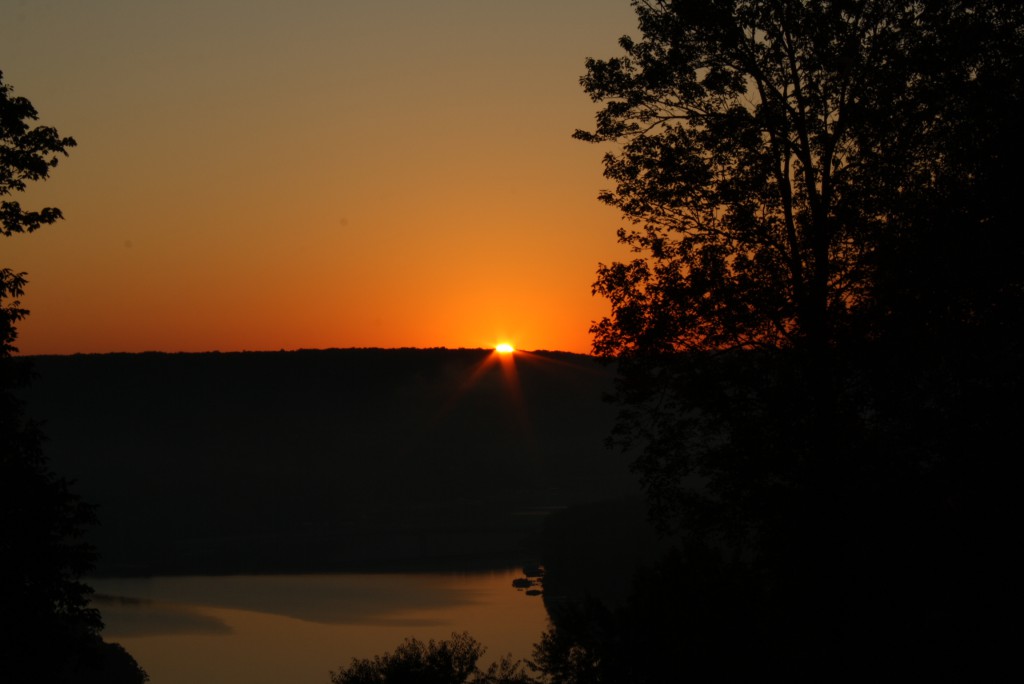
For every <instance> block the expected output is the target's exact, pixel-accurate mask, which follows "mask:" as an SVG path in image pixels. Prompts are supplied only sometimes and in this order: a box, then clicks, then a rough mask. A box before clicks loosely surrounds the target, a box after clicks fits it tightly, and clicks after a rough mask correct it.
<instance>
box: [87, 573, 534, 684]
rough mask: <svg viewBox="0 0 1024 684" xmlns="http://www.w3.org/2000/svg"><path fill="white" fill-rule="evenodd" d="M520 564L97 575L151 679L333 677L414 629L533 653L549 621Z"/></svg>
mask: <svg viewBox="0 0 1024 684" xmlns="http://www.w3.org/2000/svg"><path fill="white" fill-rule="evenodd" d="M518 576H520V573H519V572H518V571H516V570H509V571H503V572H493V573H473V574H453V573H445V574H423V573H413V574H332V575H271V576H228V577H153V578H120V579H93V580H91V581H90V584H91V585H92V587H93V588H94V589H95V590H96V593H97V599H96V601H95V605H96V606H97V607H99V608H100V610H101V611H102V613H103V619H104V621H105V623H106V625H107V628H106V630H105V631H104V636H105V638H106V639H107V640H108V641H116V642H118V643H121V644H122V645H123V646H124V647H125V648H127V649H128V651H129V652H130V653H131V654H132V655H133V656H135V659H136V660H138V661H139V663H140V664H141V665H142V666H143V667H144V668H145V669H146V671H147V672H148V673H149V675H150V680H151V682H152V684H195V683H197V682H198V683H204V682H211V683H214V682H215V683H218V684H233V683H235V682H238V683H241V682H245V684H271V683H274V684H286V683H287V684H304V683H307V682H308V683H309V684H317V683H318V682H319V683H320V684H329V682H330V677H329V672H330V671H331V670H336V669H338V667H339V666H341V665H347V664H348V663H349V661H350V660H351V659H352V658H353V657H358V658H366V657H370V656H373V655H376V654H379V653H383V652H384V651H391V650H394V647H395V646H397V645H398V644H399V643H401V641H402V640H403V639H405V638H406V637H416V638H418V639H421V640H424V641H426V640H427V639H443V638H447V637H448V636H450V635H451V633H452V632H453V631H463V630H466V631H468V632H469V633H470V634H471V635H472V636H473V637H474V638H475V639H476V640H477V641H479V642H481V643H482V644H484V645H485V646H486V647H487V653H486V654H485V656H484V661H485V662H490V661H491V660H492V659H493V658H495V657H497V656H500V655H502V654H505V653H512V655H513V656H515V657H517V658H526V657H529V656H530V652H531V650H532V645H533V643H534V642H536V641H537V640H538V639H539V637H540V635H541V632H543V631H544V629H545V628H546V627H547V613H546V612H545V610H544V605H543V603H542V602H541V599H540V597H536V596H527V595H525V594H524V593H522V592H520V591H517V590H515V589H513V587H512V580H513V579H514V578H515V577H518Z"/></svg>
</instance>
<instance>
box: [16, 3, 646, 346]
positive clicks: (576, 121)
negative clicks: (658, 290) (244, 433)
mask: <svg viewBox="0 0 1024 684" xmlns="http://www.w3.org/2000/svg"><path fill="white" fill-rule="evenodd" d="M635 25H636V24H635V17H634V15H633V12H632V9H631V8H630V6H629V3H628V1H627V0H562V1H560V2H550V0H524V1H520V2H515V3H508V2H500V1H498V0H439V1H437V2H431V3H423V2H416V1H413V0H391V1H388V2H374V3H356V2H329V1H327V0H318V1H313V0H310V1H306V2H297V3H296V2H283V1H271V0H263V1H259V2H231V1H228V0H207V1H204V2H196V1H192V0H186V1H177V2H154V1H150V2H138V1H127V0H124V1H122V0H108V1H107V2H103V3H80V2H72V1H71V0H54V1H52V2H31V3H30V2H11V1H9V0H0V70H2V71H3V73H4V81H5V82H6V83H8V84H9V85H11V86H12V87H13V88H14V94H15V95H20V96H24V97H27V98H28V99H29V100H31V101H32V103H33V104H34V105H35V106H36V108H37V109H38V110H39V112H40V122H39V123H42V124H45V125H52V126H55V127H56V128H57V129H58V131H59V132H60V133H61V134H62V135H65V136H73V137H74V138H76V140H77V141H78V147H76V148H74V149H72V150H71V154H70V156H69V157H68V158H66V159H62V160H61V163H60V165H59V166H58V167H57V169H55V170H54V172H53V174H52V175H51V178H50V179H49V180H48V181H46V182H44V183H41V184H36V185H35V186H33V187H32V188H30V190H29V191H28V192H26V193H23V194H22V195H20V196H16V197H13V198H7V199H15V200H18V201H21V202H22V204H23V205H24V206H26V207H28V208H38V207H40V206H44V205H45V206H57V207H60V208H61V209H62V210H63V212H64V216H65V220H64V221H62V222H59V223H58V224H55V225H54V226H49V227H45V228H43V229H42V230H40V231H38V232H37V233H34V234H32V235H26V236H16V237H13V238H9V239H6V240H3V241H2V243H0V244H2V246H3V250H4V252H3V256H2V259H0V265H2V266H5V267H9V268H12V269H14V270H16V271H26V272H27V273H28V278H29V286H28V289H27V292H26V296H25V297H24V298H23V300H22V302H23V304H24V305H25V306H26V307H27V308H28V309H30V310H31V312H32V313H31V315H30V316H29V317H28V318H27V319H26V320H25V321H24V322H23V324H22V325H21V326H20V333H21V334H20V337H19V340H18V346H19V347H20V349H21V352H22V353H25V354H44V353H58V354H67V353H76V352H86V353H88V352H115V351H130V352H137V351H147V350H156V351H206V350H221V351H233V350H264V349H296V348H326V347H435V346H447V347H493V346H494V344H495V343H496V341H509V342H510V343H512V344H513V345H515V347H516V348H520V349H521V348H525V349H560V350H565V351H574V352H587V351H589V349H590V335H589V332H588V328H589V326H590V323H591V321H594V320H597V319H599V318H601V317H602V316H603V315H606V313H607V311H608V305H607V302H605V301H604V300H602V299H601V298H599V297H594V296H592V295H591V285H592V283H593V281H594V279H595V271H596V268H597V264H598V262H606V263H607V262H609V261H613V260H616V259H621V258H622V257H623V256H624V250H623V248H622V247H620V246H619V245H617V244H616V241H615V230H616V228H617V227H618V226H619V225H620V224H621V220H620V217H619V216H618V214H617V213H616V212H615V211H614V210H613V209H611V208H609V207H606V206H604V205H602V204H601V203H600V202H598V200H597V199H596V197H597V194H598V192H599V191H600V189H601V188H603V187H606V186H607V182H606V181H605V179H603V178H602V176H601V163H600V159H601V156H602V154H603V153H604V152H605V151H606V150H604V149H601V148H599V147H597V146H593V145H587V144H585V143H581V142H577V141H574V140H572V139H571V134H572V132H573V130H574V129H576V128H590V127H591V125H592V122H593V115H594V112H595V111H596V105H594V104H593V103H592V102H590V100H589V98H588V97H587V96H586V95H585V94H584V93H583V91H582V88H581V87H580V85H579V82H578V81H579V77H580V75H581V74H582V73H583V71H584V60H585V58H586V57H609V56H612V55H614V54H617V52H618V48H617V45H616V40H617V38H618V37H619V36H620V35H622V34H625V33H633V34H635ZM494 282H500V283H502V287H501V288H500V289H497V290H496V289H495V288H494V287H493V286H491V284H492V283H494Z"/></svg>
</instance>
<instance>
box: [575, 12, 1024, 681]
mask: <svg viewBox="0 0 1024 684" xmlns="http://www.w3.org/2000/svg"><path fill="white" fill-rule="evenodd" d="M633 5H634V7H635V9H636V12H637V16H638V19H639V28H640V32H641V34H642V35H641V38H640V39H639V40H633V39H632V38H629V37H624V38H622V39H621V40H620V46H621V47H622V49H623V51H624V54H623V55H622V56H620V57H617V58H613V59H609V60H588V62H587V74H586V75H585V76H584V78H583V79H582V84H583V86H584V89H585V90H586V91H587V92H588V93H589V94H590V95H591V96H592V97H593V98H594V100H595V101H597V102H600V103H602V105H603V108H602V109H601V110H600V112H599V113H598V115H597V125H596V128H595V129H594V130H593V131H591V132H586V131H578V132H577V133H576V137H577V138H580V139H582V140H586V141H591V142H597V143H615V145H616V147H615V148H614V151H613V152H611V153H609V154H608V155H607V156H606V157H605V174H606V176H607V177H608V178H609V179H610V180H612V181H613V182H614V184H615V185H614V188H613V189H611V190H609V191H606V192H604V193H603V194H602V195H601V199H602V200H603V201H605V202H607V203H609V204H611V205H612V206H615V207H617V208H619V209H620V210H621V211H622V212H623V214H624V215H625V217H626V218H627V219H628V220H629V221H630V223H631V225H630V226H629V227H627V228H623V229H621V230H620V232H619V237H620V241H621V242H623V243H625V244H626V245H628V246H630V247H631V248H632V249H633V250H634V252H635V253H636V255H637V256H636V258H635V259H633V260H632V261H629V262H627V263H613V264H611V265H607V266H606V265H602V266H601V267H600V269H599V271H598V280H597V282H596V284H595V291H596V292H598V293H600V294H602V295H603V296H605V297H607V298H608V299H609V300H610V302H611V306H612V311H611V315H610V316H609V317H608V318H606V319H604V320H602V321H601V322H599V323H598V324H596V325H595V326H594V328H593V332H594V335H595V343H594V346H595V350H596V351H597V352H599V353H602V354H607V355H613V356H616V357H618V359H619V368H620V380H619V385H618V391H617V398H618V400H619V401H620V402H621V403H622V406H623V411H622V415H621V420H620V421H619V425H618V427H617V432H616V438H617V439H618V440H620V441H621V442H623V443H625V444H628V445H631V446H634V447H639V454H640V455H639V456H638V458H637V460H636V462H635V467H636V469H637V470H638V472H639V473H640V475H641V477H642V480H643V482H644V484H645V487H646V491H647V493H648V495H649V497H650V500H651V504H652V511H653V514H654V516H655V518H656V520H657V522H659V523H660V524H661V526H662V527H663V528H664V529H666V530H676V531H681V532H683V533H684V535H685V538H686V543H685V545H684V558H687V557H688V555H687V554H689V557H692V556H693V554H695V553H697V552H698V550H700V549H703V550H704V551H701V553H703V552H708V553H718V554H721V557H722V558H723V559H724V560H723V562H725V563H727V564H734V565H735V566H736V567H735V568H734V570H730V572H735V573H736V576H737V577H745V578H746V579H745V580H744V582H745V583H750V584H749V586H747V585H745V591H747V592H748V593H749V594H750V595H751V596H756V597H758V598H757V600H756V601H755V600H753V599H752V600H751V601H752V602H751V604H750V605H751V606H752V608H751V611H750V613H749V614H748V615H747V619H749V620H751V621H752V622H757V623H762V624H765V625H768V627H766V628H765V629H766V631H764V632H762V634H763V635H770V636H771V641H776V642H779V643H786V644H788V645H789V646H788V648H789V656H790V658H789V662H790V664H792V663H795V662H802V663H803V664H804V666H806V667H811V666H812V665H811V664H812V663H815V664H816V666H819V667H820V666H822V664H823V663H833V664H834V663H840V662H846V661H848V660H850V659H851V658H852V654H854V653H858V652H860V653H871V654H872V656H871V657H872V658H873V659H874V662H883V661H884V662H894V661H896V660H898V661H900V662H904V663H906V662H910V661H912V660H913V659H914V658H918V659H921V658H923V657H925V656H926V655H927V654H934V653H938V652H940V651H941V652H944V653H946V654H948V655H950V657H952V654H954V653H958V651H960V652H969V655H964V657H963V659H962V660H961V662H964V661H965V660H969V659H971V658H973V657H974V654H975V653H976V652H977V651H976V650H972V649H976V647H978V646H979V644H980V643H981V642H982V641H983V640H982V639H975V638H973V636H974V635H973V634H972V629H973V628H972V629H969V628H967V624H974V625H975V626H976V625H977V624H978V622H979V621H982V622H983V621H984V617H985V615H986V614H987V611H988V609H989V608H991V606H992V605H993V602H994V601H995V600H996V592H995V590H991V591H989V590H981V591H977V590H975V591H965V590H961V589H958V588H957V587H963V582H964V581H965V580H967V581H969V582H974V583H977V584H975V588H977V587H978V586H979V585H980V584H983V583H984V579H983V578H984V576H985V575H986V574H989V575H990V574H991V573H998V572H999V570H998V567H999V566H1000V563H999V562H998V560H999V554H1000V553H1001V552H1005V548H1006V544H1007V542H1008V540H1007V538H1006V537H1001V536H1000V532H999V522H1000V521H1002V520H1005V519H1006V518H1007V517H1008V511H1006V510H1004V509H1000V508H997V505H998V504H996V503H994V502H1005V501H1007V498H1006V497H1004V496H999V495H998V494H997V483H998V482H999V481H1000V480H1003V479H1004V478H1005V477H1006V476H1007V475H1008V473H1007V464H1006V459H1005V457H1004V456H1003V451H1002V449H1003V447H1000V446H999V445H1000V444H1002V443H1005V442H1006V441H1007V440H1009V439H1010V432H1011V431H1010V426H1011V425H1012V424H1013V423H1012V416H1013V415H1014V414H1016V413H1017V412H1018V411H1019V408H1020V400H1019V397H1020V389H1021V382H1020V379H1021V377H1022V375H1021V359H1022V358H1024V355H1022V354H1021V349H1020V344H1019V341H1018V336H1017V335H1016V334H1015V333H1014V332H1012V331H1014V330H1017V329H1020V327H1021V324H1022V323H1024V316H1022V315H1021V314H1022V311H1024V307H1022V303H1024V269H1022V267H1021V264H1022V263H1024V237H1022V232H1021V231H1020V230H1019V229H1018V225H1019V219H1018V218H1017V217H1016V215H1015V213H1016V208H1015V207H1013V200H1012V197H1013V193H1012V190H1011V188H1013V187H1018V186H1019V185H1020V182H1021V180H1022V179H1021V165H1020V164H1019V159H1020V152H1021V151H1022V147H1024V145H1022V141H1021V132H1020V128H1019V126H1018V124H1017V123H1016V120H1017V118H1018V116H1017V115H1018V113H1019V112H1020V111H1021V104H1022V96H1024V87H1022V81H1021V79H1022V74H1024V58H1022V55H1024V31H1022V27H1024V21H1022V19H1024V9H1022V6H1021V5H1020V4H1019V3H1015V2H1005V1H1002V0H963V1H956V2H948V1H945V0H943V1H938V0H934V1H932V0H914V1H909V0H902V1H901V0H844V1H840V0H835V1H830V2H807V1H805V0H770V1H761V0H689V1H686V2H684V1H681V0H679V1H674V2H673V1H671V0H663V1H658V0H634V2H633ZM981 540H984V541H981ZM687 550H688V551H687ZM685 562H690V561H688V560H687V561H685ZM705 567H710V566H705ZM708 572H711V571H710V570H709V571H708ZM714 572H719V571H717V570H716V571H714ZM958 578H959V579H958ZM968 578H969V579H968ZM991 586H994V585H991ZM938 595H941V596H943V597H944V599H943V600H942V601H936V600H935V597H936V596H938ZM708 610H713V608H711V607H709V608H708ZM689 619H691V620H694V621H696V622H697V623H698V624H699V623H700V622H701V621H702V620H703V621H708V620H710V619H711V613H708V612H704V613H699V612H691V613H690V618H689ZM723 638H724V637H723ZM748 643H749V642H748ZM968 647H970V648H968ZM711 652H718V653H720V652H721V650H720V649H719V650H717V651H716V650H715V649H704V651H703V653H705V654H706V653H711ZM694 654H695V655H696V656H697V657H702V655H701V651H700V649H697V650H696V651H695V652H694ZM855 662H857V663H861V664H864V663H865V662H866V661H864V660H863V659H861V660H857V661H855ZM780 667H781V665H780Z"/></svg>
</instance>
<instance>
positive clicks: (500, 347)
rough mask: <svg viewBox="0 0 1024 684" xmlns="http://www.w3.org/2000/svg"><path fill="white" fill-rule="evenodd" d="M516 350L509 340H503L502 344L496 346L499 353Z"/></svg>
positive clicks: (509, 352) (495, 349) (508, 352)
mask: <svg viewBox="0 0 1024 684" xmlns="http://www.w3.org/2000/svg"><path fill="white" fill-rule="evenodd" d="M515 350H516V348H515V347H513V346H512V345H511V344H509V343H508V342H502V343H501V344H499V345H498V346H496V347H495V348H494V351H496V352H498V353H499V354H511V353H512V352H514V351H515Z"/></svg>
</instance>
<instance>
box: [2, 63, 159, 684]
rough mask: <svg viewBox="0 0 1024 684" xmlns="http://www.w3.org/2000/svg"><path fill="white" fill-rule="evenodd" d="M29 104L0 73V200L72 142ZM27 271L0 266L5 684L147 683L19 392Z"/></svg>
mask: <svg viewBox="0 0 1024 684" xmlns="http://www.w3.org/2000/svg"><path fill="white" fill-rule="evenodd" d="M36 118H37V114H36V110H35V109H34V108H33V107H32V105H31V103H30V102H29V101H28V100H26V99H25V98H22V97H15V96H13V95H12V94H11V87H10V86H9V85H7V84H5V83H4V82H3V74H2V73H0V196H2V197H7V196H8V195H9V194H11V193H12V192H20V191H22V190H24V189H25V187H26V184H27V183H28V182H30V181H39V180H44V179H46V178H47V176H48V175H49V171H50V169H52V168H53V167H54V166H56V165H57V160H58V155H64V154H66V153H67V149H68V148H69V147H72V146H74V144H75V141H74V140H73V139H72V138H61V137H60V136H59V135H58V134H57V132H56V131H55V130H54V129H52V128H49V127H45V126H35V127H33V126H32V125H31V122H32V121H34V120H35V119H36ZM59 218H61V214H60V210H58V209H55V208H45V209H42V210H39V211H26V210H24V209H22V207H21V206H20V204H19V203H18V202H16V201H13V200H6V199H5V200H4V201H3V202H2V204H0V233H2V234H3V235H4V236H10V235H12V234H14V233H23V232H32V231H34V230H36V229H37V228H39V227H40V226H42V225H46V224H50V223H53V222H54V221H56V220H57V219H59ZM24 286H25V274H24V273H19V272H15V271H13V270H11V269H8V268H4V269H0V633H2V634H3V635H4V636H3V638H2V639H0V679H3V681H5V682H7V681H10V682H30V681H31V682H92V681H104V682H125V683H126V684H128V683H137V682H143V681H146V679H147V677H146V675H145V673H144V672H143V671H142V670H141V669H140V668H139V667H138V664H137V663H135V661H134V659H132V658H131V656H129V655H128V654H127V653H126V652H125V651H124V649H122V648H121V647H120V646H118V645H117V644H105V643H103V641H102V639H101V638H100V630H101V629H102V627H103V623H102V621H101V619H100V614H99V612H98V611H97V610H95V609H93V608H90V607H89V596H90V594H91V592H92V590H91V589H90V588H89V587H88V586H87V585H86V584H84V583H83V582H82V581H81V577H82V576H83V575H84V574H85V573H86V572H88V571H89V570H90V569H91V568H92V567H93V561H94V558H95V552H94V549H93V548H92V547H91V546H90V545H89V544H87V543H85V542H84V541H83V539H82V537H83V534H84V532H85V530H86V528H87V526H89V525H92V524H94V523H95V521H96V517H95V512H94V510H93V507H91V506H89V505H87V504H85V503H84V502H83V501H82V500H81V499H80V498H79V497H78V496H77V495H75V494H74V493H73V492H72V491H71V489H70V486H69V483H68V482H67V481H66V480H65V479H63V478H61V477H59V476H58V475H56V474H55V473H54V472H53V471H51V470H50V468H49V465H48V463H47V460H46V458H45V456H44V455H43V450H42V435H41V433H40V432H39V430H38V428H37V426H36V425H35V424H34V423H33V422H32V421H30V420H29V419H28V418H27V417H26V415H25V412H24V408H23V406H22V402H21V400H20V399H19V397H18V396H17V394H16V391H17V390H18V388H20V387H22V386H24V385H25V383H26V382H27V381H28V376H29V370H28V367H27V366H26V364H25V362H24V360H23V359H19V358H16V357H14V356H12V354H13V353H14V352H16V351H17V349H16V347H15V346H14V343H15V340H16V339H17V323H18V322H19V321H20V320H21V319H23V318H24V317H25V315H26V314H27V313H28V312H27V311H26V310H25V309H23V308H22V307H21V305H20V299H19V298H20V297H21V296H22V295H23V293H24Z"/></svg>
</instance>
